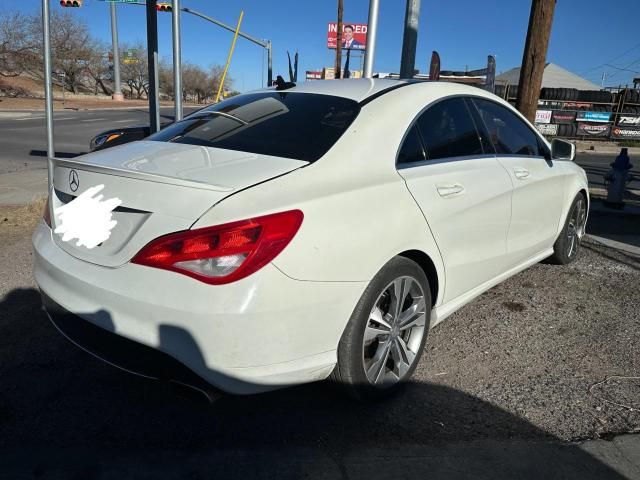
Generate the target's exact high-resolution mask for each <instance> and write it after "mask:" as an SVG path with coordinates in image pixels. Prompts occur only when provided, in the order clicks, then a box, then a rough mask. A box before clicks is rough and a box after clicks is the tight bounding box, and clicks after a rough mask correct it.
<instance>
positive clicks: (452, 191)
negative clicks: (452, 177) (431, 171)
mask: <svg viewBox="0 0 640 480" xmlns="http://www.w3.org/2000/svg"><path fill="white" fill-rule="evenodd" d="M436 189H437V190H438V195H440V196H441V197H449V196H451V195H456V194H458V193H462V192H464V187H463V186H462V185H460V184H459V183H447V184H439V185H436Z"/></svg>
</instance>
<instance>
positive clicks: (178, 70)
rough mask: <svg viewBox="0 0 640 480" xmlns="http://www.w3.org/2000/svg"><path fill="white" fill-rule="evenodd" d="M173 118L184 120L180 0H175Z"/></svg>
mask: <svg viewBox="0 0 640 480" xmlns="http://www.w3.org/2000/svg"><path fill="white" fill-rule="evenodd" d="M171 15H172V19H171V20H172V26H173V107H174V114H173V120H174V121H175V122H178V121H180V120H182V53H181V46H180V0H173V9H172V12H171Z"/></svg>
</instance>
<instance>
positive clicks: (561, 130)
mask: <svg viewBox="0 0 640 480" xmlns="http://www.w3.org/2000/svg"><path fill="white" fill-rule="evenodd" d="M577 132H578V125H576V124H575V123H561V124H559V125H558V137H575V136H576V133H577Z"/></svg>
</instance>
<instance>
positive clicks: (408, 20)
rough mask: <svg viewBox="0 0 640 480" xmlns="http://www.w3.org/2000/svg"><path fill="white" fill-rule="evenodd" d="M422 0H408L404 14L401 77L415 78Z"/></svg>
mask: <svg viewBox="0 0 640 480" xmlns="http://www.w3.org/2000/svg"><path fill="white" fill-rule="evenodd" d="M419 17H420V0H407V9H406V11H405V15H404V36H403V39H402V57H401V60H400V78H413V72H414V70H415V68H416V45H417V43H418V18H419Z"/></svg>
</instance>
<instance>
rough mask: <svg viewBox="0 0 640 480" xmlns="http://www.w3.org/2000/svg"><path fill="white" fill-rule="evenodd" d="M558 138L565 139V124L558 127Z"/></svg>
mask: <svg viewBox="0 0 640 480" xmlns="http://www.w3.org/2000/svg"><path fill="white" fill-rule="evenodd" d="M558 136H559V137H566V136H567V126H566V125H565V124H562V123H561V124H560V125H558Z"/></svg>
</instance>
